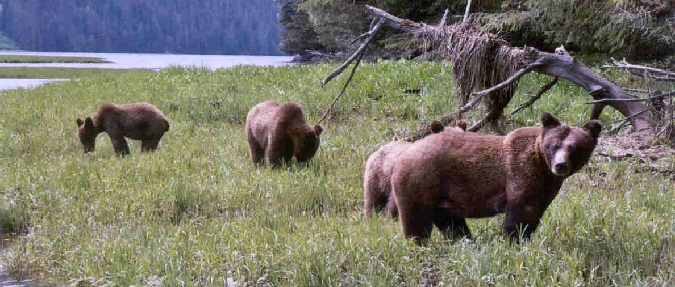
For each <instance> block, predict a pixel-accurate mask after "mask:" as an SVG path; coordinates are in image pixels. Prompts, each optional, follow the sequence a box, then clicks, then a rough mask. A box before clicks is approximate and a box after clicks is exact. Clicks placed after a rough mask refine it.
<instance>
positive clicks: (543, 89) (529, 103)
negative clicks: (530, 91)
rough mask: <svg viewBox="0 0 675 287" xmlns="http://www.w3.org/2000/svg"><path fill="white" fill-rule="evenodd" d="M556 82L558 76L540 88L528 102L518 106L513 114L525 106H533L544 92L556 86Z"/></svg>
mask: <svg viewBox="0 0 675 287" xmlns="http://www.w3.org/2000/svg"><path fill="white" fill-rule="evenodd" d="M556 83H558V77H555V78H553V80H552V81H551V82H549V83H548V84H546V85H544V86H542V87H541V88H539V90H538V91H537V93H536V94H535V95H533V96H530V99H529V100H528V101H527V102H526V103H524V104H522V105H520V106H518V108H517V109H516V110H515V111H513V112H511V115H515V114H516V113H518V112H520V111H522V110H524V109H525V108H527V107H529V106H531V105H532V104H534V102H536V101H537V100H539V98H541V96H542V95H543V94H544V93H546V92H547V91H548V90H550V89H551V88H553V86H555V84H556Z"/></svg>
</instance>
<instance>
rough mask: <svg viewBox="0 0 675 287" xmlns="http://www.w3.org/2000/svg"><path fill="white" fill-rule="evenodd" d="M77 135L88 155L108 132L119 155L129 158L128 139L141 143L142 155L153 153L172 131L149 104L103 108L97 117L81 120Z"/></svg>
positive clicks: (78, 124)
mask: <svg viewBox="0 0 675 287" xmlns="http://www.w3.org/2000/svg"><path fill="white" fill-rule="evenodd" d="M77 126H78V130H77V134H78V136H79V137H80V142H82V144H83V145H84V152H85V153H87V152H91V151H94V147H95V145H96V136H98V134H99V133H102V132H106V133H107V134H108V136H110V140H111V141H112V144H113V147H114V148H115V152H116V153H117V155H125V154H129V153H130V151H129V145H128V144H127V141H126V140H125V139H124V138H125V137H128V138H130V139H133V140H140V141H141V151H153V150H155V149H156V148H157V145H158V144H159V140H160V139H161V138H162V136H163V135H164V133H165V132H167V131H168V130H169V121H167V120H166V118H165V117H164V114H162V112H161V111H160V110H158V109H157V108H156V107H155V106H153V105H151V104H148V103H135V104H124V105H116V104H112V103H105V104H103V105H101V107H100V108H99V109H98V112H96V114H95V115H94V116H93V117H87V118H86V119H85V120H84V121H82V120H81V119H77Z"/></svg>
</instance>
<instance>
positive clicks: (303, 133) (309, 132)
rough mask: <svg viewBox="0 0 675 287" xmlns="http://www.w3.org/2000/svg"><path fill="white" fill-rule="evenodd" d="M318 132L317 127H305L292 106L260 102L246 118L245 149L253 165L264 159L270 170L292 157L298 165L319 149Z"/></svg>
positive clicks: (299, 114)
mask: <svg viewBox="0 0 675 287" xmlns="http://www.w3.org/2000/svg"><path fill="white" fill-rule="evenodd" d="M321 131H322V129H321V126H319V125H316V126H314V127H311V126H310V125H309V123H308V122H307V120H305V117H304V116H303V114H302V107H301V106H300V105H298V104H296V103H286V104H283V105H279V104H278V103H276V102H275V101H266V102H262V103H260V104H257V105H256V106H255V107H253V108H252V109H251V110H250V111H249V112H248V115H247V116H246V137H247V138H248V147H249V148H250V150H251V160H253V163H256V164H257V163H260V161H261V160H262V159H263V158H264V157H265V156H266V157H267V162H268V164H269V165H270V166H273V167H278V166H280V165H281V164H282V163H283V162H288V161H290V160H291V158H292V157H294V156H295V158H296V159H297V160H298V162H305V161H308V160H309V159H311V158H312V157H313V156H314V154H315V153H316V151H317V149H319V144H320V142H321V140H320V137H319V136H320V135H321Z"/></svg>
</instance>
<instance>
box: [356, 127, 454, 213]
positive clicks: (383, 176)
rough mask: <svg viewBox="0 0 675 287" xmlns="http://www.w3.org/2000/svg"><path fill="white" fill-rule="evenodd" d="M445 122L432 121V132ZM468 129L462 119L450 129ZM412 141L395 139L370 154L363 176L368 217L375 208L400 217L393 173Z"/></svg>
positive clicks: (365, 210)
mask: <svg viewBox="0 0 675 287" xmlns="http://www.w3.org/2000/svg"><path fill="white" fill-rule="evenodd" d="M443 130H444V128H443V124H441V123H440V122H439V121H433V122H432V123H431V132H432V133H439V132H441V131H443ZM465 130H466V122H465V121H463V120H462V121H460V122H459V123H458V124H457V127H455V128H451V129H448V130H447V131H452V132H463V131H465ZM411 145H412V143H410V142H407V141H393V142H390V143H388V144H385V145H383V146H382V147H380V148H379V149H378V150H377V151H375V152H374V153H373V154H371V155H370V157H369V158H368V161H367V162H366V171H365V174H364V178H363V199H364V200H363V211H364V214H365V217H366V218H370V217H372V215H373V210H375V211H384V213H385V215H386V216H390V217H392V218H394V219H396V218H398V209H397V208H396V202H395V201H394V194H393V193H391V173H392V171H393V169H394V163H395V162H396V159H398V156H399V155H401V153H403V151H405V150H406V149H407V148H408V147H410V146H411Z"/></svg>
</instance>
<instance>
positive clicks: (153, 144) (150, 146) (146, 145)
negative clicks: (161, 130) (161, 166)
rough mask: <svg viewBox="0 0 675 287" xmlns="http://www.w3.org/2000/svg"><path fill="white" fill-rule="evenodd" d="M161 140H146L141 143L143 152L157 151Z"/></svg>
mask: <svg viewBox="0 0 675 287" xmlns="http://www.w3.org/2000/svg"><path fill="white" fill-rule="evenodd" d="M158 145H159V139H145V140H142V141H141V152H151V151H154V150H156V149H157V146H158Z"/></svg>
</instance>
